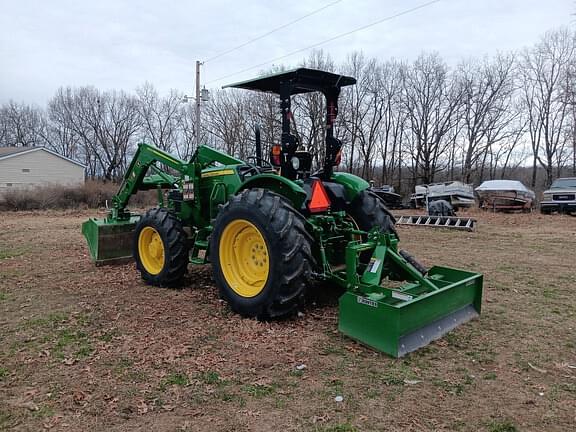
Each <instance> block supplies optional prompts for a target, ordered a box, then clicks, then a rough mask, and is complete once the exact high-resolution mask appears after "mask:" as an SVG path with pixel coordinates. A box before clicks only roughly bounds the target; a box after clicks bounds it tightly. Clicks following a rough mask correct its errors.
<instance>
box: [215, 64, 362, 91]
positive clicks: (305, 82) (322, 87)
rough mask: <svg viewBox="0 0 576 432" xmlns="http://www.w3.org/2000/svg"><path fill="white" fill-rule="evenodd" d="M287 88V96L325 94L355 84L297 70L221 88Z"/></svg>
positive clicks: (342, 78)
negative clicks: (317, 92) (312, 93)
mask: <svg viewBox="0 0 576 432" xmlns="http://www.w3.org/2000/svg"><path fill="white" fill-rule="evenodd" d="M286 84H287V87H288V88H289V95H290V96H291V95H295V94H300V93H310V92H315V91H319V92H323V93H324V92H326V91H329V90H330V89H332V88H340V87H345V86H349V85H353V84H356V78H352V77H349V76H346V75H339V74H335V73H332V72H326V71H321V70H317V69H308V68H298V69H292V70H289V71H287V72H280V73H276V74H272V75H267V76H264V77H261V78H256V79H251V80H247V81H242V82H238V83H234V84H229V85H226V86H224V87H223V88H229V87H233V88H241V89H246V90H257V91H262V92H268V93H276V94H281V93H282V88H281V87H282V86H284V85H286Z"/></svg>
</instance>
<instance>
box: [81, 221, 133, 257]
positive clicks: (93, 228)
mask: <svg viewBox="0 0 576 432" xmlns="http://www.w3.org/2000/svg"><path fill="white" fill-rule="evenodd" d="M139 220H140V216H138V215H136V216H130V218H129V219H126V220H120V221H118V220H116V221H109V220H108V219H96V218H90V219H88V220H87V221H86V222H84V223H83V224H82V234H83V235H84V237H85V238H86V241H87V242H88V249H89V251H90V256H91V258H92V261H94V263H95V264H96V265H106V264H120V263H124V262H128V261H130V260H131V259H132V242H133V235H134V229H135V228H136V223H137V222H138V221H139Z"/></svg>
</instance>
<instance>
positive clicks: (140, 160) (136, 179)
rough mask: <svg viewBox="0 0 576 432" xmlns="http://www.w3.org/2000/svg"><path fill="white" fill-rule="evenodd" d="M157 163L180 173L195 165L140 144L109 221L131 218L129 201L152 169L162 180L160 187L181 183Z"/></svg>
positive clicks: (113, 200)
mask: <svg viewBox="0 0 576 432" xmlns="http://www.w3.org/2000/svg"><path fill="white" fill-rule="evenodd" d="M155 162H160V163H163V164H164V165H166V166H168V167H170V168H172V169H174V170H175V171H177V172H179V173H187V171H189V169H190V167H191V166H193V164H189V163H187V162H185V161H183V160H180V159H178V158H176V157H174V156H172V155H170V154H168V153H166V152H164V151H162V150H160V149H159V148H156V147H153V146H150V145H148V144H139V145H138V150H136V154H135V155H134V157H133V158H132V162H130V166H129V167H128V169H127V170H126V174H124V178H123V179H122V184H121V185H120V189H119V190H118V193H117V194H116V195H114V197H113V198H112V203H113V207H112V211H111V212H110V215H109V216H108V217H109V219H114V220H122V219H128V218H130V213H129V212H126V211H125V209H126V206H127V204H128V200H129V199H130V197H131V196H132V195H133V194H134V193H136V192H137V191H138V190H139V189H142V185H143V183H144V177H145V176H146V173H147V172H148V170H149V169H150V168H151V167H152V169H153V170H154V171H155V174H157V175H158V176H159V177H160V179H161V180H160V181H159V182H158V184H159V185H162V184H163V183H164V184H165V185H166V186H167V185H169V184H171V186H174V184H175V183H178V182H179V181H180V180H178V179H176V178H175V177H173V176H171V175H169V174H167V173H165V172H164V171H162V170H159V169H157V168H155V167H154V165H153V164H154V163H155ZM148 186H149V185H148Z"/></svg>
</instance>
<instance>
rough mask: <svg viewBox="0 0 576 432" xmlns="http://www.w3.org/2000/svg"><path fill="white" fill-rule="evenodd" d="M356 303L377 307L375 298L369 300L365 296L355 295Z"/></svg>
mask: <svg viewBox="0 0 576 432" xmlns="http://www.w3.org/2000/svg"><path fill="white" fill-rule="evenodd" d="M356 299H357V301H358V303H360V304H363V305H366V306H370V307H373V308H377V307H378V302H377V301H376V300H370V299H369V298H366V297H360V296H358V297H356Z"/></svg>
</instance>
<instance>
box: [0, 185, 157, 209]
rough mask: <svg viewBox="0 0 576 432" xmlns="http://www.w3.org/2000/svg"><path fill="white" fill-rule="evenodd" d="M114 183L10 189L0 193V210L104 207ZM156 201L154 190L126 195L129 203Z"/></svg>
mask: <svg viewBox="0 0 576 432" xmlns="http://www.w3.org/2000/svg"><path fill="white" fill-rule="evenodd" d="M117 191H118V184H116V183H110V182H107V183H104V182H100V181H93V180H90V181H87V182H85V183H84V184H82V185H78V186H59V185H47V186H36V187H31V188H28V189H11V190H8V191H5V192H2V193H1V194H0V210H8V211H21V210H47V209H73V208H99V207H105V206H106V202H107V201H108V205H109V206H111V205H112V202H111V201H112V197H113V196H114V195H115V194H116V192H117ZM155 203H156V192H155V191H140V192H138V193H137V194H136V195H134V196H132V197H131V198H130V205H131V206H135V207H150V206H153V205H154V204H155Z"/></svg>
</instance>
